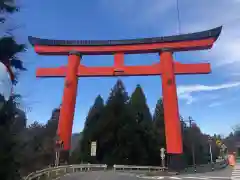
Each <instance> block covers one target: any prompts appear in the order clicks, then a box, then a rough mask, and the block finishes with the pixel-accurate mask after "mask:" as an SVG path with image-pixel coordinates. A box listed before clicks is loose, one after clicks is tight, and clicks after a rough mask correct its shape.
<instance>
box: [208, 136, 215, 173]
mask: <svg viewBox="0 0 240 180" xmlns="http://www.w3.org/2000/svg"><path fill="white" fill-rule="evenodd" d="M208 143H209V154H210V160H211V165H212V170H214V166H213V157H212V144H211V143H212V138H211V137H210V136H209V137H208Z"/></svg>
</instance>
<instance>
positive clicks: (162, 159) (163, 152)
mask: <svg viewBox="0 0 240 180" xmlns="http://www.w3.org/2000/svg"><path fill="white" fill-rule="evenodd" d="M160 152H161V153H160V156H161V162H162V167H165V148H161V149H160Z"/></svg>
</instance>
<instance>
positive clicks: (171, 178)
mask: <svg viewBox="0 0 240 180" xmlns="http://www.w3.org/2000/svg"><path fill="white" fill-rule="evenodd" d="M169 178H170V179H182V178H180V177H174V176H172V177H169Z"/></svg>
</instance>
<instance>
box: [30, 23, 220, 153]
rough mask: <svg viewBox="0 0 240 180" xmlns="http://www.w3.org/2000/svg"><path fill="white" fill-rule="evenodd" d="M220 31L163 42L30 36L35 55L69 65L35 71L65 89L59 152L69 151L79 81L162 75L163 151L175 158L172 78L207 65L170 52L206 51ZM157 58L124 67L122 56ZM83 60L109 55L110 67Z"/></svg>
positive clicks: (177, 132)
mask: <svg viewBox="0 0 240 180" xmlns="http://www.w3.org/2000/svg"><path fill="white" fill-rule="evenodd" d="M221 29H222V27H217V28H214V29H211V30H208V31H203V32H198V33H192V34H184V35H177V36H168V37H157V38H145V39H132V40H80V41H72V40H48V39H40V38H35V37H29V41H30V43H31V44H32V45H33V46H34V49H35V52H36V53H38V54H40V55H67V56H68V65H67V66H63V67H58V68H38V69H37V72H36V75H37V77H65V87H64V94H63V100H62V107H61V111H60V119H59V125H58V132H57V134H58V136H59V137H60V139H61V140H62V141H63V142H64V150H69V149H70V145H71V144H70V143H71V135H72V124H73V118H74V109H75V103H76V96H77V84H78V77H98V76H142V75H162V88H163V105H164V120H165V130H166V135H165V136H166V144H167V152H168V153H173V154H180V153H182V151H183V148H182V135H181V126H180V120H179V110H178V100H177V90H176V83H175V74H177V75H182V74H207V73H210V72H211V69H210V64H209V63H201V64H182V63H179V62H175V61H174V60H173V57H172V53H173V52H178V51H189V50H203V49H210V48H211V47H212V46H213V43H214V42H215V41H216V40H217V38H218V36H219V35H220V33H221ZM140 53H159V55H160V60H161V61H160V62H158V63H155V64H153V65H148V66H125V65H124V54H140ZM83 55H114V66H113V67H86V66H84V65H82V64H80V60H81V58H82V56H83Z"/></svg>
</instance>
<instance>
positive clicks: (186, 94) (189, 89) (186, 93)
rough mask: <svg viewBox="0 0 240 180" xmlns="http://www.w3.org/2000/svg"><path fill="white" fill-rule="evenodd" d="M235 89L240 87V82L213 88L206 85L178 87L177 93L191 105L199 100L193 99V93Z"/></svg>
mask: <svg viewBox="0 0 240 180" xmlns="http://www.w3.org/2000/svg"><path fill="white" fill-rule="evenodd" d="M233 87H240V82H232V83H227V84H219V85H213V86H206V85H200V84H196V85H182V86H178V88H177V93H178V97H179V99H183V100H186V101H187V102H186V103H187V104H191V103H192V102H193V101H196V100H197V98H195V97H193V95H192V93H194V92H203V91H216V90H221V89H228V88H233Z"/></svg>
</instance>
